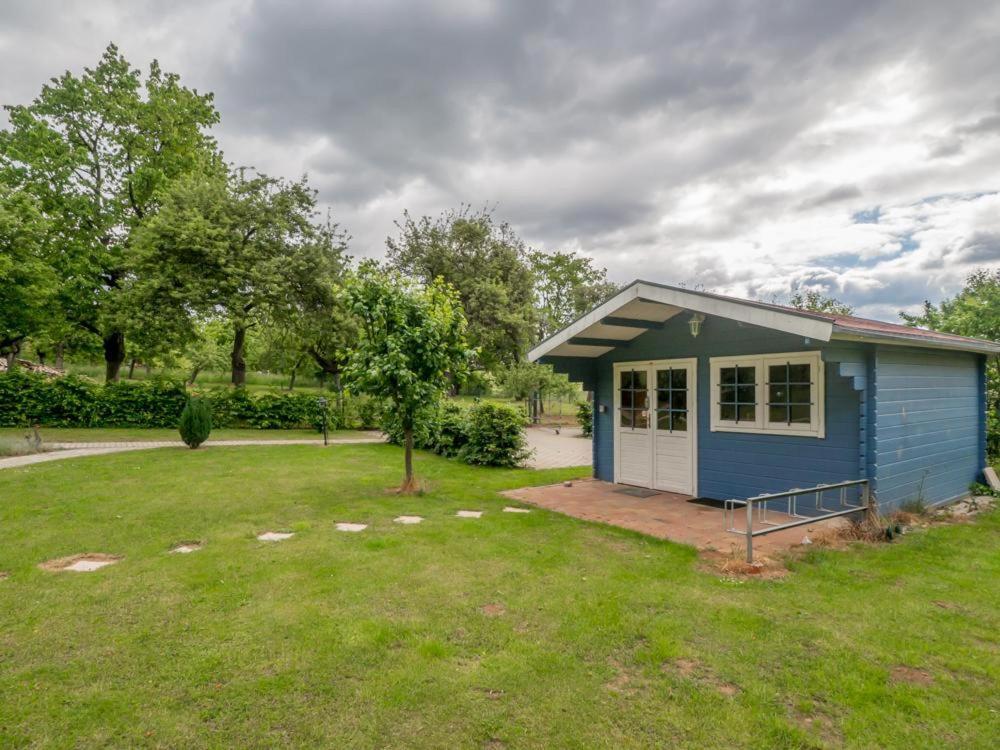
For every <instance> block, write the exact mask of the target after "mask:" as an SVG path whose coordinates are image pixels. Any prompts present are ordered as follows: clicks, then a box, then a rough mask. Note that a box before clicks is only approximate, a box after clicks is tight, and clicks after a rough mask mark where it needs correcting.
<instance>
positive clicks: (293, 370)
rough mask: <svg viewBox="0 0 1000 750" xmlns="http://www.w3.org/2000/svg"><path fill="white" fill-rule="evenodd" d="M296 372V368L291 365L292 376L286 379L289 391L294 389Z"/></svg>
mask: <svg viewBox="0 0 1000 750" xmlns="http://www.w3.org/2000/svg"><path fill="white" fill-rule="evenodd" d="M297 372H298V370H297V369H295V368H294V367H293V368H292V376H291V378H290V379H289V381H288V390H290V391H294V390H295V375H296V373H297Z"/></svg>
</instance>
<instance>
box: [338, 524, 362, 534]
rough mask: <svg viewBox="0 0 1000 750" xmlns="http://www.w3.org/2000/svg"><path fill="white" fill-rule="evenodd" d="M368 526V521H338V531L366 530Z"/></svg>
mask: <svg viewBox="0 0 1000 750" xmlns="http://www.w3.org/2000/svg"><path fill="white" fill-rule="evenodd" d="M367 528H368V524H366V523H338V524H337V531H354V532H358V531H364V530H365V529H367Z"/></svg>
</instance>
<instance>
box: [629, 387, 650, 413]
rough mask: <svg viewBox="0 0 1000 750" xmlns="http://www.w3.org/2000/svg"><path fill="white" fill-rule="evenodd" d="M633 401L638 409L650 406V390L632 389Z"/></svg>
mask: <svg viewBox="0 0 1000 750" xmlns="http://www.w3.org/2000/svg"><path fill="white" fill-rule="evenodd" d="M632 393H633V396H632V403H633V406H634V407H635V408H636V409H648V408H649V392H648V391H632Z"/></svg>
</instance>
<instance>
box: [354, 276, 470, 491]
mask: <svg viewBox="0 0 1000 750" xmlns="http://www.w3.org/2000/svg"><path fill="white" fill-rule="evenodd" d="M343 295H344V299H345V302H346V305H347V308H348V310H349V311H350V312H351V313H352V315H353V316H354V317H355V318H356V319H357V321H358V327H359V336H358V338H357V341H356V343H355V344H354V346H353V347H352V348H351V350H350V351H349V354H348V358H347V364H346V367H345V369H344V375H345V380H346V381H347V382H348V384H349V385H350V386H352V387H353V388H354V389H356V390H357V391H359V392H361V393H367V394H369V395H371V396H374V397H376V398H381V399H387V400H388V401H389V402H391V404H392V414H393V417H394V419H396V420H398V422H399V426H400V427H401V428H402V431H403V445H404V450H405V478H404V481H403V485H402V487H401V488H400V490H401V491H403V492H409V491H412V490H413V489H414V488H415V481H414V476H413V431H414V428H415V427H417V426H418V425H419V424H420V422H421V420H423V419H426V418H428V415H429V414H430V413H431V411H432V410H433V407H434V406H435V405H436V404H437V403H438V402H439V400H440V399H441V397H442V396H443V394H444V392H445V389H446V388H447V387H448V386H449V384H450V383H451V382H452V379H453V378H455V377H456V376H457V377H459V378H461V376H462V375H464V373H465V371H466V368H467V364H468V360H469V358H470V356H471V352H470V351H469V349H468V347H467V344H466V336H465V331H466V321H465V315H464V314H463V312H462V305H461V302H460V301H459V298H458V294H457V293H456V292H455V290H454V289H452V288H451V287H449V286H448V285H446V284H445V283H443V282H441V281H440V280H435V281H432V282H431V283H430V284H424V285H418V284H416V283H414V282H413V281H411V280H408V279H406V278H404V277H402V276H401V275H399V274H398V273H392V272H390V273H384V272H382V271H379V270H378V269H377V268H375V267H374V266H373V265H370V264H369V265H363V266H362V267H361V269H360V270H359V272H358V274H357V275H356V276H355V277H354V278H352V279H350V280H349V281H348V282H347V284H346V285H345V287H344V291H343Z"/></svg>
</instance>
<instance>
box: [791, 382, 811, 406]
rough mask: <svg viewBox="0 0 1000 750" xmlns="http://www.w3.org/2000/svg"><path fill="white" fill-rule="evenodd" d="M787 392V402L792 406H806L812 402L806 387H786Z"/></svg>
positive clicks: (809, 389)
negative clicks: (788, 394) (788, 395)
mask: <svg viewBox="0 0 1000 750" xmlns="http://www.w3.org/2000/svg"><path fill="white" fill-rule="evenodd" d="M788 391H789V393H790V394H791V397H790V398H789V399H788V400H789V401H791V402H792V403H793V404H808V403H810V402H811V401H812V398H811V396H810V391H811V388H810V386H808V385H792V386H789V387H788Z"/></svg>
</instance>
